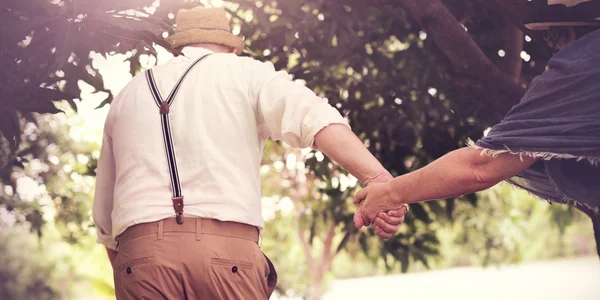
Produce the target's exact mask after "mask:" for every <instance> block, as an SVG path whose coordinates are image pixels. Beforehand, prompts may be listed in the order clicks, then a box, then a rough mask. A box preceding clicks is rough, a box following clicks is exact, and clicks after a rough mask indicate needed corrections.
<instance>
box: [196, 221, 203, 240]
mask: <svg viewBox="0 0 600 300" xmlns="http://www.w3.org/2000/svg"><path fill="white" fill-rule="evenodd" d="M201 239H202V219H201V218H196V241H199V240H201Z"/></svg>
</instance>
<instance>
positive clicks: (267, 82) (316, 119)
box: [252, 61, 350, 149]
mask: <svg viewBox="0 0 600 300" xmlns="http://www.w3.org/2000/svg"><path fill="white" fill-rule="evenodd" d="M253 71H254V76H253V78H254V80H253V86H252V90H253V96H254V98H255V99H256V101H257V111H258V114H259V118H260V123H261V124H264V125H265V127H266V128H267V129H268V133H269V136H270V137H271V139H273V140H283V141H284V142H286V143H287V144H288V145H290V146H292V147H297V148H306V147H311V148H313V149H314V148H315V146H314V140H315V135H316V134H317V133H318V132H319V131H320V130H321V129H323V128H325V127H327V126H329V125H331V124H343V125H346V126H348V127H350V126H349V125H348V122H347V121H346V119H344V117H342V115H341V114H340V113H339V112H338V111H337V110H336V109H335V108H334V107H332V106H331V105H330V104H329V103H327V101H326V100H325V99H323V98H321V97H318V96H317V95H316V94H315V93H314V92H313V91H311V90H310V89H308V88H307V87H305V86H304V85H302V84H299V83H295V82H293V81H292V80H291V76H290V75H289V74H288V73H287V72H284V71H275V68H274V66H273V64H272V63H270V62H267V63H261V62H258V61H255V65H254V68H253Z"/></svg>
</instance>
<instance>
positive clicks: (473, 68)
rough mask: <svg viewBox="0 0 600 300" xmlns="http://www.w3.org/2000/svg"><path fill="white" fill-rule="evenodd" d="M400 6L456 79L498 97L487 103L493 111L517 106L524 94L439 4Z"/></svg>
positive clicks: (423, 0) (411, 1) (411, 0)
mask: <svg viewBox="0 0 600 300" xmlns="http://www.w3.org/2000/svg"><path fill="white" fill-rule="evenodd" d="M399 3H400V4H401V5H402V6H403V7H404V8H405V9H406V10H407V11H408V12H409V13H410V14H411V15H412V16H413V17H414V18H415V19H416V20H417V21H418V22H419V24H421V27H422V28H423V29H424V30H425V31H427V34H428V35H429V36H431V38H432V39H433V41H434V42H435V43H436V44H437V45H438V47H439V48H440V50H441V51H442V52H443V53H444V54H445V56H446V58H448V60H449V62H450V64H451V65H452V66H453V67H454V69H455V70H456V72H457V73H458V74H459V75H461V76H465V77H467V78H477V79H478V80H481V81H482V83H483V86H484V88H485V89H486V91H487V92H488V93H489V94H491V95H498V97H494V101H492V103H490V104H492V105H493V106H494V107H495V108H496V109H501V110H503V111H507V110H508V109H510V107H512V106H513V105H514V104H516V103H518V102H519V100H520V99H521V97H522V96H523V94H524V93H525V90H524V89H523V88H522V87H521V86H519V85H517V84H515V83H514V81H513V80H512V79H511V78H510V77H508V76H506V75H505V74H504V73H503V72H502V71H501V70H500V69H498V68H497V67H496V66H495V65H494V64H493V63H492V62H491V61H490V60H489V58H488V57H487V56H486V55H485V54H484V53H483V51H482V50H481V49H480V48H479V47H478V46H477V44H476V43H475V42H474V41H473V39H471V37H470V36H469V34H468V33H467V32H466V30H465V28H464V27H463V26H461V25H460V23H459V22H458V20H456V18H455V17H454V16H453V15H452V13H450V11H448V9H447V8H446V7H445V6H444V5H443V4H442V3H441V2H440V1H439V0H400V2H399ZM499 99H501V100H499Z"/></svg>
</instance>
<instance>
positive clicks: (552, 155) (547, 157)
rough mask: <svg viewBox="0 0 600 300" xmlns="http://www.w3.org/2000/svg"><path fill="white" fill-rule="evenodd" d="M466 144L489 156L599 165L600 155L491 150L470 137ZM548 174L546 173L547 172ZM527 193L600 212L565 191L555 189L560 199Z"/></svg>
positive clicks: (551, 201)
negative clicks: (562, 160) (503, 155)
mask: <svg viewBox="0 0 600 300" xmlns="http://www.w3.org/2000/svg"><path fill="white" fill-rule="evenodd" d="M467 145H468V146H469V147H472V148H475V149H477V150H481V155H488V156H491V157H496V156H498V155H500V154H503V153H510V154H514V155H519V157H520V158H521V160H523V155H525V156H529V157H533V158H539V159H542V160H551V159H577V161H581V160H587V161H589V162H590V163H591V164H592V165H593V166H599V165H600V157H585V156H575V155H571V154H558V153H551V152H534V151H518V152H516V151H512V150H510V149H508V147H506V150H492V149H487V148H483V147H480V146H477V145H476V144H475V142H473V141H472V140H471V139H469V140H468V141H467ZM547 171H548V170H547V168H546V172H547ZM547 175H548V174H547ZM548 177H549V178H550V180H552V177H550V176H548ZM504 182H505V183H508V184H509V185H510V186H512V187H513V188H517V189H519V190H525V189H523V188H521V187H520V186H518V185H515V184H513V183H512V182H510V181H508V180H505V181H504ZM553 183H554V186H555V187H556V189H558V186H557V185H556V183H555V182H553ZM525 191H526V192H527V193H528V194H529V195H531V196H533V197H535V198H537V199H540V200H543V201H546V202H548V203H549V204H552V203H553V202H558V203H563V204H567V205H571V206H576V205H580V206H584V207H587V208H589V209H591V210H592V211H594V213H595V214H597V215H598V214H600V206H596V207H592V206H590V205H588V204H586V203H583V202H580V201H577V200H575V199H573V198H571V197H569V196H567V195H565V193H563V192H562V191H559V190H557V192H558V194H562V195H563V197H562V198H561V199H560V200H552V199H548V198H544V197H540V196H538V195H536V194H534V193H532V192H530V191H527V190H525Z"/></svg>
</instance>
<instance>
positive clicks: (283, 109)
mask: <svg viewBox="0 0 600 300" xmlns="http://www.w3.org/2000/svg"><path fill="white" fill-rule="evenodd" d="M245 61H246V62H251V63H252V65H251V66H250V68H249V69H250V70H252V72H253V76H252V88H251V93H250V94H251V95H252V98H253V99H255V101H256V102H255V104H253V105H255V109H256V112H257V113H258V114H257V117H258V118H257V123H258V124H259V126H261V129H263V130H264V129H266V131H263V134H265V133H266V134H268V135H269V137H271V138H272V139H273V140H283V141H285V142H286V143H287V144H288V145H290V146H292V147H297V148H305V147H312V148H318V149H319V150H321V151H322V152H323V153H325V155H327V156H328V157H329V158H331V159H332V160H333V161H335V162H336V163H338V164H340V165H341V166H342V167H343V168H344V169H346V170H347V171H348V172H350V174H352V175H354V176H355V177H356V178H357V179H358V180H360V181H361V182H362V183H363V184H364V185H367V186H368V185H369V184H371V183H373V182H377V181H387V180H390V179H392V176H391V175H390V174H389V173H388V172H387V171H386V170H385V169H384V168H383V166H381V164H380V163H379V162H378V161H377V159H375V157H374V156H373V155H372V154H371V153H370V152H369V151H368V150H367V148H366V147H365V146H364V144H363V143H362V142H361V141H360V140H359V139H358V137H357V136H356V135H355V134H354V133H353V132H352V131H351V130H350V127H349V126H348V123H347V121H346V120H345V119H344V118H343V117H342V116H341V115H340V113H339V112H338V111H337V110H336V109H335V108H333V107H332V106H331V105H330V104H328V103H327V102H326V101H325V100H324V99H322V98H321V97H318V96H317V95H315V93H314V92H313V91H311V90H310V89H308V88H307V87H305V86H303V85H301V84H297V83H294V82H292V81H291V80H290V76H289V75H288V74H287V73H286V72H282V71H280V72H276V71H275V69H274V67H273V65H272V64H271V63H259V62H256V61H250V60H245ZM405 213H406V212H405V211H403V210H399V211H397V212H396V213H391V214H390V219H388V222H389V223H390V225H391V226H387V227H386V228H387V230H385V231H384V230H381V229H380V228H375V230H376V232H377V234H378V235H379V236H380V237H383V238H387V237H389V236H391V234H393V233H395V232H396V231H397V230H398V227H399V225H400V224H401V222H402V220H403V215H404V214H405ZM390 228H391V229H390ZM388 230H390V231H389V232H388Z"/></svg>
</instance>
